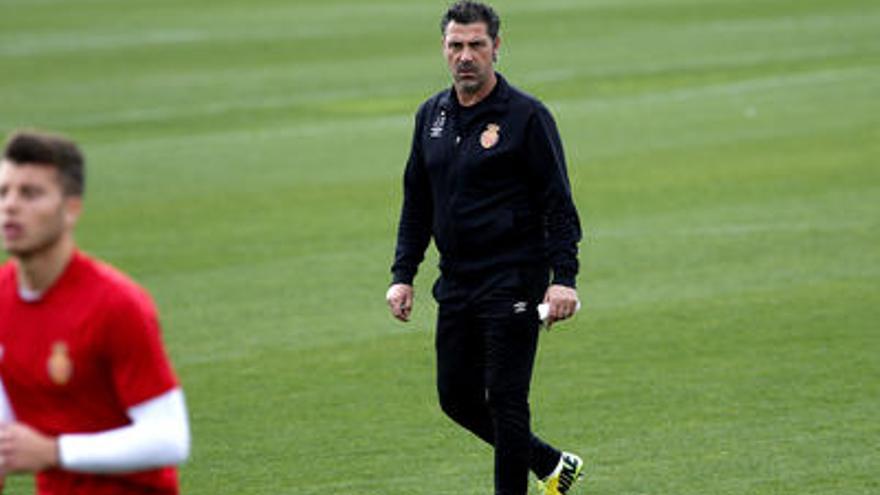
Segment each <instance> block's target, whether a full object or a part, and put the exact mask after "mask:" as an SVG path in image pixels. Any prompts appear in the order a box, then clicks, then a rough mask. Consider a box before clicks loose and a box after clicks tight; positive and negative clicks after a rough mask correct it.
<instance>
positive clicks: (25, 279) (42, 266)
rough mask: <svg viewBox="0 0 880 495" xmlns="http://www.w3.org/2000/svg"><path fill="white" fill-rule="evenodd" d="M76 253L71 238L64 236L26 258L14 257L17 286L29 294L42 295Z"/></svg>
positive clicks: (74, 244)
mask: <svg viewBox="0 0 880 495" xmlns="http://www.w3.org/2000/svg"><path fill="white" fill-rule="evenodd" d="M74 251H76V243H74V241H73V237H72V236H70V235H65V236H63V237H62V238H61V239H59V240H58V242H56V243H54V244H52V245H51V246H46V247H45V248H44V249H41V250H40V251H38V252H35V253H30V254H28V255H27V256H17V257H15V263H16V266H17V267H18V286H19V287H20V288H22V289H25V290H27V291H29V292H33V293H38V294H43V293H45V292H46V291H47V290H48V289H49V288H50V287H52V284H54V283H55V282H56V281H57V280H58V278H60V277H61V274H62V273H64V269H65V268H67V264H68V263H70V259H71V258H72V257H73V253H74Z"/></svg>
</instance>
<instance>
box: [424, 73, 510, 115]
mask: <svg viewBox="0 0 880 495" xmlns="http://www.w3.org/2000/svg"><path fill="white" fill-rule="evenodd" d="M495 79H496V83H495V87H494V88H492V92H491V93H489V94H488V95H487V96H486V97H485V98H483V100H481V101H480V102H479V103H477V104H476V105H474V106H472V107H468V108H479V107H487V108H488V107H491V106H494V105H495V104H496V103H503V102H506V101H507V100H508V99H509V98H510V85H509V84H507V80H506V79H504V76H502V75H501V74H500V73H498V72H496V73H495ZM440 107H441V108H443V109H444V110H447V111H448V110H459V109H461V108H463V107H462V106H461V105H460V104H459V103H458V97H457V96H456V94H455V86H454V85H453V86H450V87H449V89H447V90H446V91H444V92H443V93H442V95H441V96H440Z"/></svg>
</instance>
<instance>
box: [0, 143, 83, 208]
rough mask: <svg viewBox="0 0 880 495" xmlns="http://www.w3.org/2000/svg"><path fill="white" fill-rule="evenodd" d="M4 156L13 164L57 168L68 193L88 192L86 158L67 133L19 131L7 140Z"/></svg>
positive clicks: (65, 191) (73, 194)
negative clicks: (61, 134)
mask: <svg viewBox="0 0 880 495" xmlns="http://www.w3.org/2000/svg"><path fill="white" fill-rule="evenodd" d="M3 158H4V159H6V160H7V161H9V162H10V163H12V164H13V165H24V164H29V165H42V166H49V167H54V168H55V169H56V170H58V176H59V177H60V178H61V187H62V189H63V190H64V194H66V195H68V196H82V195H83V192H84V191H85V160H84V159H83V154H82V152H80V150H79V148H78V147H77V145H76V143H74V142H73V141H71V140H70V139H67V138H66V137H64V136H59V135H57V134H49V133H45V132H38V131H18V132H16V133H14V134H13V135H12V136H10V138H9V140H8V141H6V148H5V149H4V150H3Z"/></svg>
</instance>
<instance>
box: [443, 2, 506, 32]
mask: <svg viewBox="0 0 880 495" xmlns="http://www.w3.org/2000/svg"><path fill="white" fill-rule="evenodd" d="M452 21H455V22H457V23H459V24H473V23H475V22H482V23H485V24H486V31H488V33H489V37H490V38H492V40H493V41H494V40H495V39H496V38H497V37H498V30H499V29H501V19H499V18H498V14H496V13H495V10H493V9H492V7H490V6H488V5H486V4H484V3H480V2H473V1H471V0H459V1H458V2H455V3H454V4H452V6H450V7H449V10H447V11H446V13H445V14H443V18H442V19H441V20H440V33H441V34H443V35H444V36H445V35H446V26H448V25H449V23H450V22H452Z"/></svg>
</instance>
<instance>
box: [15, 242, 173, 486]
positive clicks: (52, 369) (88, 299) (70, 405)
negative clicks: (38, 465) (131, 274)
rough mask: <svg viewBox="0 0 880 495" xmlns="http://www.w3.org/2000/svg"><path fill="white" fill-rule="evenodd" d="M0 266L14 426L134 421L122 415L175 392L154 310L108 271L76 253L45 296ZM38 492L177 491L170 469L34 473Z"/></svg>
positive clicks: (96, 426)
mask: <svg viewBox="0 0 880 495" xmlns="http://www.w3.org/2000/svg"><path fill="white" fill-rule="evenodd" d="M16 271H17V270H16V266H15V264H13V263H12V262H11V261H9V262H7V263H5V264H4V265H2V266H0V379H2V381H3V385H4V386H5V388H6V394H7V396H8V397H9V402H10V404H11V405H12V411H13V413H14V414H15V417H16V419H17V420H18V421H20V422H22V423H25V424H27V425H29V426H31V427H33V428H35V429H37V430H38V431H40V432H42V433H44V434H48V435H53V436H56V435H60V434H62V433H93V432H98V431H103V430H110V429H114V428H119V427H122V426H126V425H128V424H130V423H131V422H130V420H129V419H128V416H127V415H126V410H127V409H128V408H130V407H131V406H135V405H137V404H140V403H142V402H144V401H146V400H149V399H152V398H154V397H157V396H159V395H161V394H163V393H165V392H168V391H170V390H172V389H173V388H175V387H177V386H178V382H177V378H176V377H175V375H174V372H173V370H172V369H171V365H170V363H169V361H168V358H167V356H166V354H165V350H164V347H163V346H162V342H161V336H160V329H159V322H158V318H157V313H156V309H155V306H154V305H153V302H152V300H151V299H150V296H149V295H148V294H147V293H146V291H145V290H144V289H142V288H141V287H139V286H138V285H137V284H136V283H134V282H132V281H131V280H130V279H129V278H128V277H126V276H125V275H123V274H122V273H120V272H118V271H117V270H115V269H114V268H112V267H110V266H108V265H106V264H104V263H101V262H99V261H96V260H94V259H91V258H89V257H88V256H86V255H84V254H82V253H80V252H78V251H77V252H75V253H74V255H73V257H72V259H71V261H70V263H69V264H68V266H67V267H66V268H65V270H64V273H63V274H62V275H61V277H60V278H59V279H58V280H57V281H56V282H55V284H53V285H52V287H50V288H49V289H48V290H47V291H46V293H45V294H43V295H42V297H41V298H40V299H39V300H37V301H35V302H26V301H24V300H23V299H21V297H20V296H19V292H18V282H17V275H16ZM36 485H37V493H38V494H39V495H61V494H63V495H69V494H77V495H80V494H82V495H110V494H114V495H116V494H136V493H151V494H176V493H178V483H177V470H176V469H175V468H173V467H166V468H160V469H155V470H149V471H141V472H137V473H132V474H120V475H103V474H85V473H74V472H70V471H64V470H61V469H53V470H48V471H43V472H40V473H37V477H36Z"/></svg>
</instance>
